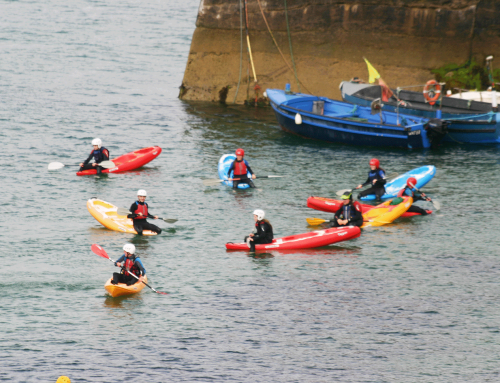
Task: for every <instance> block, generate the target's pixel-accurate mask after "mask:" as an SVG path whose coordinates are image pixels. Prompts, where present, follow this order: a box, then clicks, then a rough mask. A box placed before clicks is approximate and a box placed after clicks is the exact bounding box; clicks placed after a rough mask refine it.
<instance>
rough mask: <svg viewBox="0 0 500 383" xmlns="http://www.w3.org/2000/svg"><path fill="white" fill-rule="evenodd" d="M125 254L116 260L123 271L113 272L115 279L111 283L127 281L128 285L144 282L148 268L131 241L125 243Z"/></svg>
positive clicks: (116, 263) (116, 264)
mask: <svg viewBox="0 0 500 383" xmlns="http://www.w3.org/2000/svg"><path fill="white" fill-rule="evenodd" d="M123 251H124V252H125V254H123V255H122V256H121V257H120V258H118V260H117V261H116V262H115V266H118V267H121V268H122V272H121V273H113V280H112V281H111V283H112V284H113V285H117V284H118V283H125V284H126V285H127V286H130V285H133V284H134V283H137V282H142V281H143V279H144V276H145V275H146V269H145V268H144V266H143V264H142V261H141V259H140V258H139V257H136V256H135V246H134V245H132V244H131V243H127V244H125V246H123ZM130 273H133V274H134V275H136V276H138V277H139V279H137V278H134V277H133V276H132V275H130Z"/></svg>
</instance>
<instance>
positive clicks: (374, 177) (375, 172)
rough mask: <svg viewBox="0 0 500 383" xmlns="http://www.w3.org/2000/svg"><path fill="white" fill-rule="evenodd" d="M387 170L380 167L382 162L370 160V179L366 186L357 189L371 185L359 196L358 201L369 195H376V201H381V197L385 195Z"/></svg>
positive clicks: (359, 186) (361, 185)
mask: <svg viewBox="0 0 500 383" xmlns="http://www.w3.org/2000/svg"><path fill="white" fill-rule="evenodd" d="M386 182H387V181H386V180H385V170H384V169H382V168H381V167H380V161H379V160H377V159H376V158H372V159H371V160H370V171H369V172H368V178H367V180H366V181H365V183H364V184H360V185H358V186H357V187H356V189H360V188H362V187H363V186H366V185H371V187H369V188H368V189H366V190H363V191H362V192H360V193H359V194H358V199H360V198H361V197H365V196H367V195H369V194H375V199H376V200H377V201H380V200H381V197H382V196H383V195H384V193H385V187H384V185H385V183H386Z"/></svg>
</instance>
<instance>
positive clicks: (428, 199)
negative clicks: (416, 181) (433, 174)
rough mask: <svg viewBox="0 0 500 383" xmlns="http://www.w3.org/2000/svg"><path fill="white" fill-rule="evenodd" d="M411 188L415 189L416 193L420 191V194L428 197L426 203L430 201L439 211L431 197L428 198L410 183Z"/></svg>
mask: <svg viewBox="0 0 500 383" xmlns="http://www.w3.org/2000/svg"><path fill="white" fill-rule="evenodd" d="M410 186H411V187H412V188H413V189H415V190H416V191H418V192H419V193H420V194H422V195H423V196H424V197H426V201H429V202H430V203H432V206H434V207H435V208H436V210H439V207H438V206H437V205H436V203H435V202H434V201H433V200H432V198H431V197H427V195H426V194H425V193H423V192H422V191H421V190H420V189H418V188H417V187H416V186H415V185H413V184H412V183H411V182H410Z"/></svg>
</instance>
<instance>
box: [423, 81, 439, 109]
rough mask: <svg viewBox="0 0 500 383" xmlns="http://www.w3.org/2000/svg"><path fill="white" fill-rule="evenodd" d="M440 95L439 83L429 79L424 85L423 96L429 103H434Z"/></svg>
mask: <svg viewBox="0 0 500 383" xmlns="http://www.w3.org/2000/svg"><path fill="white" fill-rule="evenodd" d="M440 97H441V84H440V83H438V82H437V81H436V80H429V81H427V83H426V84H425V86H424V98H425V99H426V100H427V102H428V103H429V104H431V105H434V104H435V103H436V101H437V100H439V98H440Z"/></svg>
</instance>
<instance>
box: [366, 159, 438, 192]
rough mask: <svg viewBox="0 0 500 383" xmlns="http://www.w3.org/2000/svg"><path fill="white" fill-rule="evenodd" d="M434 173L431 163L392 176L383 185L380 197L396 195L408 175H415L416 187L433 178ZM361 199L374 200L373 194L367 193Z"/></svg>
mask: <svg viewBox="0 0 500 383" xmlns="http://www.w3.org/2000/svg"><path fill="white" fill-rule="evenodd" d="M435 175H436V167H435V166H433V165H427V166H422V167H420V168H416V169H413V170H410V171H409V172H406V173H405V174H402V175H400V176H399V177H397V178H394V179H393V180H392V181H391V182H388V183H387V184H386V185H385V194H384V195H383V196H382V199H389V198H394V197H396V196H397V194H398V193H399V191H400V190H401V189H403V188H404V187H405V186H406V180H407V179H408V178H410V177H415V178H416V179H417V184H416V185H415V186H416V187H417V188H418V189H420V188H421V187H422V186H424V185H427V183H428V182H429V181H430V180H431V179H432V178H434V176H435ZM361 200H363V201H372V200H375V194H369V195H367V196H365V197H362V198H361Z"/></svg>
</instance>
